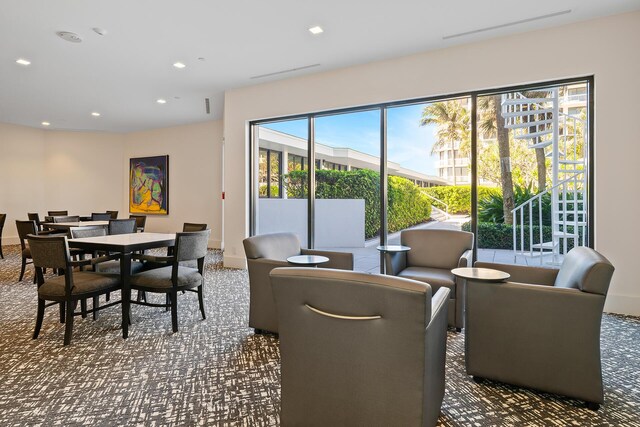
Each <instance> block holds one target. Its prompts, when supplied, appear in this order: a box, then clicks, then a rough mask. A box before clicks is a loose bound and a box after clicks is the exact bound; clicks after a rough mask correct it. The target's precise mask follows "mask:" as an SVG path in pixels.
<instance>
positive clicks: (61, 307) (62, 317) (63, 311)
mask: <svg viewBox="0 0 640 427" xmlns="http://www.w3.org/2000/svg"><path fill="white" fill-rule="evenodd" d="M64 313H65V305H64V303H63V302H61V303H60V323H64V318H65V315H64Z"/></svg>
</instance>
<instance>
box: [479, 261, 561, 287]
mask: <svg viewBox="0 0 640 427" xmlns="http://www.w3.org/2000/svg"><path fill="white" fill-rule="evenodd" d="M470 265H471V264H469V266H470ZM474 266H475V267H480V268H492V269H494V270H500V271H504V272H505V273H509V274H510V275H511V278H510V279H509V281H510V282H519V283H531V284H534V285H546V286H553V284H554V283H555V281H556V276H557V275H558V269H556V268H544V267H528V266H523V265H513V264H498V263H493V262H480V261H477V262H476V263H475V265H474Z"/></svg>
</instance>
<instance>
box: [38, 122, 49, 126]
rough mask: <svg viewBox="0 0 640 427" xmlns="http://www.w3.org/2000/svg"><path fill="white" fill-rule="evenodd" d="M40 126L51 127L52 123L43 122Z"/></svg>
mask: <svg viewBox="0 0 640 427" xmlns="http://www.w3.org/2000/svg"><path fill="white" fill-rule="evenodd" d="M40 124H41V125H42V126H49V125H50V124H51V123H49V122H42V123H40Z"/></svg>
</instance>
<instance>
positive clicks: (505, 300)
mask: <svg viewBox="0 0 640 427" xmlns="http://www.w3.org/2000/svg"><path fill="white" fill-rule="evenodd" d="M475 265H476V267H485V268H494V269H497V270H502V271H505V272H507V273H509V274H511V278H510V279H509V281H507V282H505V283H482V282H472V281H470V282H468V284H467V319H466V331H465V333H466V336H465V347H466V352H465V353H466V354H465V358H466V366H467V373H468V374H469V375H473V376H475V377H478V378H489V379H492V380H496V381H501V382H504V383H509V384H514V385H517V386H521V387H528V388H532V389H536V390H541V391H546V392H549V393H555V394H561V395H564V396H569V397H573V398H575V399H580V400H584V401H585V402H587V406H588V407H590V408H591V409H594V410H596V409H597V408H598V407H599V405H600V404H601V403H603V402H604V393H603V388H602V370H601V363H600V324H601V321H602V309H603V307H604V301H605V298H606V295H607V290H608V289H609V282H610V280H611V276H612V275H613V270H614V268H613V266H612V265H611V263H610V262H609V261H608V260H607V259H606V258H605V257H603V256H602V255H600V254H599V253H598V252H596V251H594V250H593V249H590V248H586V247H578V248H575V249H572V250H571V251H569V253H568V254H567V255H566V256H565V258H564V261H563V263H562V266H561V267H560V269H559V270H557V269H546V268H539V267H524V266H515V265H505V264H492V263H481V262H478V263H476V264H475Z"/></svg>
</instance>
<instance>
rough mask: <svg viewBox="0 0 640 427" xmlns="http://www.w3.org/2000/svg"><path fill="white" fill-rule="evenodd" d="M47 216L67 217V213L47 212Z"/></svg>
mask: <svg viewBox="0 0 640 427" xmlns="http://www.w3.org/2000/svg"><path fill="white" fill-rule="evenodd" d="M47 215H49V216H67V215H69V211H48V212H47Z"/></svg>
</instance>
